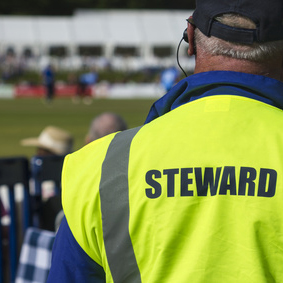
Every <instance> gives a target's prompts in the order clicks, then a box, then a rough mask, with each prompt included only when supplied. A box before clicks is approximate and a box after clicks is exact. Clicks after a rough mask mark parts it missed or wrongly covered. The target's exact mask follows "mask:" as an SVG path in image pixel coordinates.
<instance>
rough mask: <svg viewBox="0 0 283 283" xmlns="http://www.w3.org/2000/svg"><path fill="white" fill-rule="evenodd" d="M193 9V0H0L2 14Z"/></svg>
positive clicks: (66, 13) (64, 13)
mask: <svg viewBox="0 0 283 283" xmlns="http://www.w3.org/2000/svg"><path fill="white" fill-rule="evenodd" d="M80 8H81V9H170V10H171V9H175V10H180V9H186V10H188V9H194V8H195V0H187V1H186V4H185V5H184V1H183V0H175V1H169V0H143V1H138V0H97V1H93V0H25V1H22V0H9V1H0V11H1V14H2V15H49V16H51V15H54V16H55V15H72V14H73V13H74V11H75V10H76V9H80Z"/></svg>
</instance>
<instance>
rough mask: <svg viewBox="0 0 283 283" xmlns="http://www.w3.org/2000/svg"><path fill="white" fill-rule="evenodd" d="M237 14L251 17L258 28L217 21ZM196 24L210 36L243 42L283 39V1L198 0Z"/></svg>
mask: <svg viewBox="0 0 283 283" xmlns="http://www.w3.org/2000/svg"><path fill="white" fill-rule="evenodd" d="M227 13H235V14H239V15H242V16H245V17H247V18H249V19H251V20H252V21H253V22H254V23H255V24H256V28H255V29H243V28H235V27H230V26H227V25H224V24H221V23H220V22H218V21H216V20H215V17H217V16H220V15H222V14H227ZM193 22H194V24H195V26H196V27H197V28H198V29H199V30H200V31H201V32H202V33H204V34H205V35H206V36H215V37H218V38H221V39H223V40H226V41H232V42H237V43H242V44H252V43H253V42H267V41H277V40H283V0H196V9H195V11H194V13H193Z"/></svg>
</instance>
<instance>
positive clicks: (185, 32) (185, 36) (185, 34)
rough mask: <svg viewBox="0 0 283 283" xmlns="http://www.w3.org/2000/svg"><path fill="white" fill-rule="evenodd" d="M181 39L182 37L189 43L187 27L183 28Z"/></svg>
mask: <svg viewBox="0 0 283 283" xmlns="http://www.w3.org/2000/svg"><path fill="white" fill-rule="evenodd" d="M183 39H184V41H186V42H187V43H189V40H188V32H187V29H185V30H184V32H183Z"/></svg>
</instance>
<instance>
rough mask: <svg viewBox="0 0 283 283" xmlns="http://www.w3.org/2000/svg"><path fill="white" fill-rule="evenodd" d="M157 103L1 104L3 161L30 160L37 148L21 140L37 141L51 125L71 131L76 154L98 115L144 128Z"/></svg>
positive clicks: (57, 101)
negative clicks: (110, 115) (107, 114)
mask: <svg viewBox="0 0 283 283" xmlns="http://www.w3.org/2000/svg"><path fill="white" fill-rule="evenodd" d="M154 101H155V100H150V99H133V100H130V99H125V100H110V99H95V100H93V102H92V104H90V105H85V104H83V103H82V102H80V103H78V104H74V103H73V102H72V100H71V99H69V98H56V99H55V100H54V101H53V103H51V104H50V105H48V104H46V103H45V102H44V101H43V100H42V99H40V98H21V99H12V100H10V99H2V100H0V131H1V132H0V157H6V156H19V155H20V156H27V157H31V156H33V155H34V153H35V148H34V147H23V146H21V145H20V140H21V139H24V138H29V137H37V136H38V135H39V134H40V132H41V131H42V129H43V128H45V127H46V126H48V125H53V126H58V127H61V128H64V129H66V130H68V131H69V132H70V133H72V134H73V136H74V139H75V144H74V150H77V149H79V148H81V147H82V146H83V145H84V144H85V143H84V139H85V136H86V134H87V131H88V128H89V125H90V122H91V120H92V119H93V118H94V117H95V116H97V115H98V114H100V113H102V112H105V111H111V112H115V113H117V114H120V115H121V116H122V117H123V118H124V119H125V120H126V121H127V123H128V127H129V128H133V127H136V126H139V125H142V124H143V123H144V121H145V119H146V116H147V114H148V111H149V109H150V107H151V105H152V103H153V102H154Z"/></svg>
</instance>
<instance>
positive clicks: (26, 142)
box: [21, 138, 42, 147]
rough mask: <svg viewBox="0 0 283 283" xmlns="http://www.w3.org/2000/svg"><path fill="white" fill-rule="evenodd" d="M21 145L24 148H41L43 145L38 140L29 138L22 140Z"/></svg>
mask: <svg viewBox="0 0 283 283" xmlns="http://www.w3.org/2000/svg"><path fill="white" fill-rule="evenodd" d="M21 145H23V146H37V147H41V146H42V144H41V143H40V142H39V141H38V138H28V139H23V140H21Z"/></svg>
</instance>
